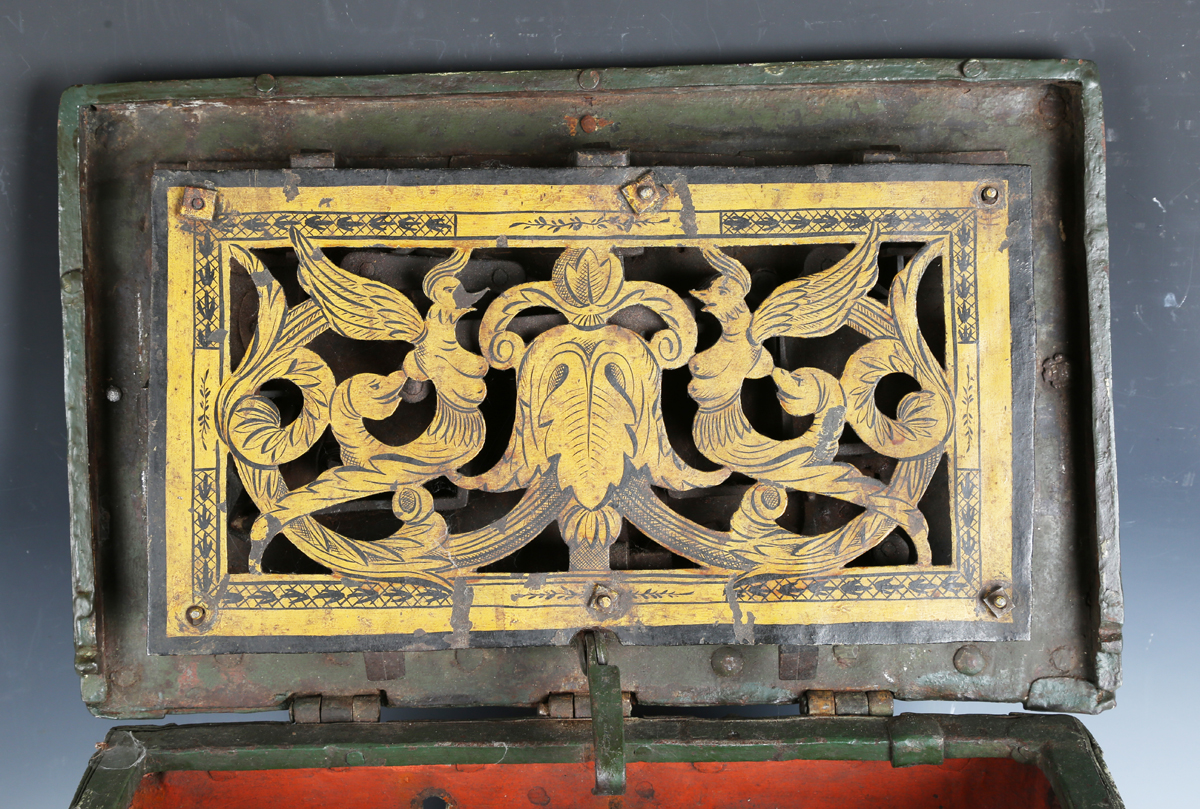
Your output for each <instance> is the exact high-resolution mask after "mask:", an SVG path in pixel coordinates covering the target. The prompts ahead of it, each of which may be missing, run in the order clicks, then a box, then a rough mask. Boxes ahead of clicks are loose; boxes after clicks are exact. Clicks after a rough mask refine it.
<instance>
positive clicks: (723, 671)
mask: <svg viewBox="0 0 1200 809" xmlns="http://www.w3.org/2000/svg"><path fill="white" fill-rule="evenodd" d="M745 667H746V661H745V660H743V659H742V653H741V652H739V651H737V650H736V649H717V651H715V652H713V656H712V669H713V671H714V672H716V674H717V676H718V677H736V676H737V675H739V674H741V673H742V669H744V668H745Z"/></svg>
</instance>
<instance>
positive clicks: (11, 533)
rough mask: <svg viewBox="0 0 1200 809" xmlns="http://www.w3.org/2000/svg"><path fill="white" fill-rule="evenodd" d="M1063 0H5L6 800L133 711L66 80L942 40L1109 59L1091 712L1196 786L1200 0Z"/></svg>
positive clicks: (497, 64) (39, 785)
mask: <svg viewBox="0 0 1200 809" xmlns="http://www.w3.org/2000/svg"><path fill="white" fill-rule="evenodd" d="M1044 5H1049V4H1048V3H1046V0H1030V1H1029V2H1004V1H1002V0H989V2H978V0H969V1H968V2H961V3H957V4H946V6H945V7H942V5H941V4H935V3H932V2H914V1H912V0H892V1H888V0H872V1H871V2H860V3H844V2H843V3H837V2H830V1H829V0H821V2H772V1H771V0H760V1H759V2H676V3H667V2H651V0H640V2H612V3H607V2H591V3H586V4H585V3H567V2H551V1H550V0H541V1H540V2H512V3H509V2H500V1H499V0H494V2H484V1H480V0H477V1H476V2H462V3H454V2H440V3H433V2H413V3H403V2H397V3H373V4H362V5H359V4H352V3H344V2H339V3H333V2H315V1H314V2H279V1H278V0H276V1H275V2H261V3H230V4H221V3H215V2H176V3H169V2H137V0H128V2H124V3H107V2H93V3H67V2H47V1H46V0H43V2H41V3H34V2H29V3H20V2H15V1H14V0H0V77H2V81H0V531H2V533H0V729H3V733H0V773H2V774H3V778H2V780H0V796H2V797H0V803H3V804H4V805H9V806H22V807H42V806H46V807H62V806H66V805H67V803H68V801H69V800H70V796H71V794H72V791H73V790H74V788H75V784H76V783H77V781H78V778H79V776H80V775H81V774H82V772H83V769H84V766H85V764H86V761H87V758H88V756H89V755H90V754H91V752H92V748H93V744H94V743H95V742H97V741H99V740H100V739H101V738H102V737H103V735H104V733H105V732H106V730H107V729H108V727H109V726H111V724H112V723H110V722H104V721H101V720H97V719H93V718H92V717H91V716H90V715H89V714H88V712H87V710H86V709H85V708H84V706H83V703H82V702H81V701H80V699H79V690H78V684H77V679H76V676H75V673H74V671H73V670H72V666H71V661H72V649H71V620H70V602H71V590H70V578H69V564H70V563H69V556H68V541H67V493H66V472H65V461H64V457H65V446H66V432H65V428H64V422H63V415H62V411H63V408H62V370H61V365H62V362H61V358H62V341H61V333H60V313H59V303H58V282H57V278H58V272H57V254H56V247H57V236H56V228H57V210H56V191H57V181H56V175H55V159H56V158H55V121H56V106H57V103H58V96H59V94H60V93H61V91H62V90H63V89H64V88H65V87H67V86H68V85H71V84H93V83H104V82H120V81H142V80H148V79H180V78H209V77H226V76H252V75H255V74H257V73H262V72H270V73H275V74H277V75H333V74H365V73H405V72H431V71H436V72H441V71H452V70H497V69H512V68H552V67H589V66H597V67H604V66H623V65H629V66H638V65H671V64H701V63H734V62H751V61H753V62H760V61H775V60H780V61H782V60H811V59H841V58H869V57H920V56H940V57H969V56H976V57H1016V58H1048V57H1078V58H1085V59H1092V60H1094V61H1096V62H1097V63H1098V64H1099V66H1100V71H1101V77H1102V82H1103V88H1104V101H1105V108H1106V116H1105V117H1106V120H1107V124H1108V166H1109V182H1108V195H1109V207H1108V214H1109V223H1110V226H1111V229H1112V291H1113V351H1114V362H1115V378H1114V380H1113V390H1114V398H1115V402H1116V408H1117V446H1118V451H1119V455H1118V463H1119V470H1120V479H1121V515H1122V519H1121V531H1122V540H1123V542H1122V545H1123V551H1124V580H1125V595H1126V601H1127V604H1128V611H1127V620H1128V623H1127V625H1126V631H1125V686H1124V688H1123V689H1122V690H1121V691H1120V692H1119V693H1118V695H1117V697H1118V702H1119V703H1120V705H1119V707H1118V708H1117V709H1116V710H1115V711H1111V712H1109V713H1107V714H1103V715H1101V716H1099V717H1093V718H1088V719H1087V720H1086V723H1087V725H1088V727H1089V728H1090V729H1091V731H1092V733H1093V734H1095V736H1096V737H1097V739H1098V740H1099V741H1100V744H1101V745H1102V746H1103V747H1104V750H1105V753H1106V755H1107V758H1108V762H1109V765H1110V767H1111V768H1112V771H1113V775H1114V776H1115V778H1116V780H1117V783H1118V785H1119V786H1120V788H1121V791H1122V793H1123V795H1124V796H1125V798H1126V800H1127V802H1128V803H1129V804H1130V806H1135V807H1136V806H1170V805H1186V804H1189V803H1191V801H1192V800H1194V792H1193V790H1192V789H1191V788H1190V784H1191V782H1192V781H1193V780H1194V778H1193V777H1192V771H1193V770H1194V766H1195V765H1194V763H1193V761H1192V760H1191V759H1192V758H1193V752H1194V750H1195V748H1196V745H1195V744H1194V743H1193V742H1192V736H1193V735H1194V734H1191V733H1189V732H1188V729H1189V728H1190V727H1191V726H1192V725H1193V724H1194V723H1195V722H1196V718H1197V717H1196V713H1197V711H1196V709H1195V708H1194V703H1192V702H1191V701H1190V698H1189V696H1188V694H1189V693H1191V689H1190V686H1191V681H1192V680H1193V679H1194V676H1195V672H1196V669H1197V667H1198V665H1200V654H1197V649H1196V639H1197V631H1196V628H1195V627H1196V624H1197V621H1198V620H1200V619H1198V616H1197V612H1198V611H1200V561H1198V559H1197V553H1198V551H1200V548H1198V547H1197V543H1196V539H1195V538H1196V535H1197V521H1198V519H1200V507H1198V503H1200V500H1198V498H1197V497H1196V492H1197V490H1198V488H1200V487H1198V486H1197V479H1196V478H1197V472H1198V471H1200V461H1198V459H1197V457H1198V450H1200V430H1198V426H1200V409H1198V408H1197V406H1196V396H1197V392H1198V382H1200V330H1198V329H1197V326H1198V325H1200V314H1198V312H1200V277H1196V274H1195V272H1194V270H1195V261H1196V253H1197V248H1198V246H1200V241H1198V240H1200V223H1198V220H1197V213H1198V212H1200V109H1198V103H1197V99H1198V92H1197V76H1196V75H1195V74H1196V73H1197V72H1200V8H1198V7H1197V5H1196V3H1195V2H1194V0H1187V2H1158V3H1149V2H1131V0H1116V1H1114V0H1076V2H1069V3H1054V4H1053V5H1054V6H1055V7H1054V8H1052V9H1046V8H1044V7H1043V6H1044ZM1193 283H1194V284H1195V289H1194V290H1193V288H1192V287H1193ZM919 707H922V708H930V707H935V708H938V709H940V710H947V711H949V710H951V709H953V708H956V709H957V710H958V711H959V712H962V711H964V710H970V711H980V710H998V711H1007V710H1010V709H1012V708H1015V707H1019V706H990V707H989V706H981V705H959V706H949V705H942V706H930V705H922V706H919ZM277 717H278V715H270V714H268V715H263V716H261V717H258V718H277ZM1185 790H1186V791H1185ZM1185 795H1186V796H1187V797H1185Z"/></svg>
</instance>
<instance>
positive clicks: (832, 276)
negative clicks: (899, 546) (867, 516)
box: [688, 225, 883, 506]
mask: <svg viewBox="0 0 1200 809" xmlns="http://www.w3.org/2000/svg"><path fill="white" fill-rule="evenodd" d="M879 241H880V236H879V228H878V226H877V225H873V226H872V227H871V230H869V231H868V233H867V235H866V237H865V238H864V239H863V240H862V241H861V242H860V243H859V244H858V245H857V246H856V247H855V248H854V249H853V250H852V251H851V252H850V254H849V255H847V256H846V257H845V258H844V259H843V260H842V261H840V262H838V263H837V264H835V265H834V266H832V267H829V268H828V269H826V270H822V271H821V272H817V273H813V274H811V275H806V276H802V277H800V278H797V279H796V280H794V281H791V282H788V283H786V284H784V285H782V286H780V287H779V288H778V289H776V290H775V291H774V292H773V293H772V294H771V295H770V296H769V297H768V298H767V299H766V300H765V301H764V302H763V303H762V305H761V306H760V307H759V308H758V310H757V311H756V312H753V313H752V312H751V311H750V309H749V307H748V306H747V304H746V300H745V297H746V294H747V293H748V292H749V291H750V273H749V272H747V271H746V268H745V267H744V266H742V264H741V263H740V262H738V261H736V260H735V259H733V258H731V257H730V256H728V255H726V254H725V253H723V252H722V251H721V250H720V249H718V248H716V247H713V246H708V247H705V248H704V249H703V253H704V256H705V258H706V259H707V260H708V261H709V263H710V264H712V266H713V267H714V268H716V270H717V271H718V272H719V273H720V275H719V276H718V277H717V278H716V279H715V280H714V281H713V282H712V283H711V284H710V285H709V286H708V287H707V288H705V289H701V290H696V291H695V292H693V293H692V294H693V295H695V297H696V298H698V299H699V300H700V301H701V302H702V303H703V304H704V310H705V311H707V312H710V313H712V315H713V316H714V317H716V318H717V320H718V321H719V322H720V324H721V337H720V339H718V341H717V342H716V343H715V344H714V345H713V346H711V347H710V348H708V349H706V350H705V351H702V352H700V353H699V354H697V355H696V356H695V357H694V358H692V360H691V362H690V363H689V366H688V367H689V369H690V370H691V372H692V382H691V384H690V385H689V386H688V393H689V394H690V395H691V397H692V399H694V400H695V401H696V403H697V405H698V412H697V414H696V418H695V420H694V421H693V423H692V435H693V438H694V439H695V441H696V446H697V447H698V448H699V450H700V451H701V452H702V453H704V455H705V456H706V457H708V458H709V459H710V460H712V461H714V462H715V463H719V464H721V465H722V466H725V467H727V468H729V469H732V470H734V471H736V472H741V473H742V474H745V475H747V476H749V477H752V478H754V479H755V480H758V481H761V482H765V483H774V484H778V485H780V486H784V487H787V488H791V489H797V490H807V491H815V492H820V493H821V494H827V495H830V496H832V497H838V498H841V499H844V500H848V501H850V502H853V503H856V504H858V505H862V506H865V505H866V504H867V501H868V498H869V496H870V495H871V494H873V493H875V492H877V491H879V490H880V489H881V488H882V486H883V484H882V483H880V482H879V481H877V480H874V479H873V478H868V477H865V476H863V475H862V474H861V473H860V472H859V471H858V470H857V469H856V468H854V467H853V466H851V465H849V464H844V463H835V462H834V460H833V459H834V456H835V455H836V454H837V449H838V439H839V437H840V435H841V432H842V427H843V426H844V424H845V414H846V400H845V394H844V393H843V391H842V387H841V384H840V383H839V382H838V380H837V379H835V378H834V377H833V376H831V375H829V374H827V373H825V372H824V371H821V370H818V369H816V368H801V369H798V370H796V371H786V370H784V369H781V368H776V367H775V365H774V361H773V360H772V358H771V354H770V352H768V351H767V350H766V348H765V347H764V345H763V344H764V342H765V341H766V340H768V339H769V338H771V337H778V336H788V337H819V336H822V335H826V334H831V333H833V332H834V331H836V330H837V329H839V328H841V327H842V326H843V325H845V324H846V322H847V320H848V319H849V317H850V313H851V310H852V307H853V304H854V302H855V300H856V299H858V298H860V297H861V296H863V295H865V294H866V292H867V291H868V290H870V289H871V288H872V287H873V286H874V285H875V282H876V280H877V279H878V275H879V271H878V266H877V259H876V255H877V252H878V249H879ZM767 375H770V376H771V378H772V380H773V381H774V382H775V386H776V395H777V396H778V398H779V403H780V405H781V406H782V407H783V409H784V411H786V412H787V413H789V414H791V415H793V416H812V417H813V424H812V426H811V427H810V428H809V429H808V430H806V431H805V432H804V434H802V435H800V436H797V437H795V438H791V439H788V440H783V441H780V440H776V439H772V438H768V437H767V436H765V435H763V434H761V433H759V432H757V431H756V430H755V429H754V428H753V427H752V426H751V424H750V422H749V420H748V419H747V418H746V414H745V412H744V411H743V410H742V404H741V390H742V381H743V380H744V379H760V378H762V377H765V376H767Z"/></svg>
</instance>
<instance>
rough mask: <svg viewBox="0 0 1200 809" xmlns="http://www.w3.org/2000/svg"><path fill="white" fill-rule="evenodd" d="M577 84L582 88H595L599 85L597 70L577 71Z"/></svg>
mask: <svg viewBox="0 0 1200 809" xmlns="http://www.w3.org/2000/svg"><path fill="white" fill-rule="evenodd" d="M579 86H580V87H581V88H582V89H584V90H595V89H596V88H597V87H599V86H600V71H599V70H581V71H579Z"/></svg>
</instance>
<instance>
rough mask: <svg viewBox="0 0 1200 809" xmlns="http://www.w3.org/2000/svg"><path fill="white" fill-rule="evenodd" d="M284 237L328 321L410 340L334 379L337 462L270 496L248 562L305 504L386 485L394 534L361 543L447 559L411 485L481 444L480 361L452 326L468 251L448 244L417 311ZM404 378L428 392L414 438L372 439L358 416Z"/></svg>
mask: <svg viewBox="0 0 1200 809" xmlns="http://www.w3.org/2000/svg"><path fill="white" fill-rule="evenodd" d="M291 239H292V244H293V246H294V247H295V250H296V254H297V256H298V257H299V260H300V268H299V281H300V285H301V286H302V287H303V288H304V290H305V291H306V292H308V293H309V295H310V296H312V301H313V304H314V305H315V306H316V308H317V309H318V310H319V311H320V314H321V315H322V316H323V318H324V320H325V321H326V324H327V326H328V328H330V329H331V330H333V331H335V332H337V333H338V334H341V335H343V336H345V337H349V338H351V339H356V340H403V341H406V342H409V343H411V344H412V346H413V348H412V350H411V351H410V352H409V353H408V354H407V355H406V356H405V358H404V362H403V364H402V367H401V368H400V369H399V370H397V371H395V372H394V373H391V374H388V375H386V376H383V375H378V374H357V375H355V376H352V377H350V378H348V379H346V380H344V381H343V382H341V383H340V384H339V385H338V386H337V388H336V390H334V392H333V395H332V396H331V397H330V399H329V411H328V412H329V426H330V429H331V430H332V432H333V434H334V436H335V437H336V438H337V441H338V443H339V445H340V446H341V452H342V464H341V465H339V466H336V467H333V468H331V469H328V470H326V471H324V472H323V473H321V474H320V475H319V476H318V477H317V478H316V479H315V480H313V481H312V482H310V483H308V484H306V485H303V486H299V487H297V488H295V489H292V490H290V491H286V492H281V493H279V496H278V497H275V498H273V502H272V503H271V505H270V507H269V508H266V509H264V510H263V513H262V514H261V515H260V516H259V517H258V519H257V520H256V521H255V522H254V525H253V526H252V528H251V534H250V538H251V543H252V545H251V563H252V565H254V564H256V563H257V562H258V561H259V560H260V559H261V555H262V551H263V550H264V549H265V546H266V543H267V542H268V541H269V540H270V538H271V537H273V536H274V535H276V534H278V533H279V532H280V531H282V530H284V529H286V528H288V527H289V526H292V525H293V524H294V523H296V522H297V521H300V520H304V521H305V523H306V524H307V523H310V522H312V521H311V520H310V519H308V515H311V514H312V513H313V512H315V511H319V510H321V509H324V508H328V507H330V506H333V505H337V504H339V503H344V502H347V501H350V500H354V499H357V498H360V497H365V496H368V495H372V494H378V493H380V492H386V491H391V492H394V498H393V499H394V503H393V511H394V512H395V514H396V516H397V517H398V518H400V519H402V520H406V525H405V526H404V527H402V528H401V529H400V531H399V532H397V535H395V536H394V537H390V538H385V539H383V540H378V541H376V542H374V543H369V544H371V545H376V546H380V547H381V548H385V547H387V544H388V543H389V542H392V541H394V542H393V544H397V543H398V545H397V548H393V549H391V550H402V551H404V552H403V553H401V554H400V556H401V557H402V561H403V562H404V563H405V564H407V565H409V566H410V567H415V568H417V569H420V568H421V567H427V568H430V569H433V568H442V567H446V566H447V564H448V561H447V556H446V552H445V550H444V548H443V547H441V545H442V543H444V541H445V537H446V530H445V523H444V522H443V521H442V520H441V517H440V516H438V515H435V514H433V513H432V499H431V498H430V497H428V492H426V491H425V490H424V488H423V487H422V486H421V485H420V484H422V483H423V482H425V481H427V480H430V479H431V478H434V477H437V476H439V475H443V474H447V473H450V472H452V471H453V470H454V469H456V468H457V467H459V466H461V465H462V464H463V463H465V462H466V461H467V460H469V459H470V458H471V457H473V456H474V455H475V454H476V453H477V452H478V451H479V449H480V448H481V447H482V446H483V441H484V431H485V425H484V420H483V416H482V414H481V413H480V412H479V405H480V403H481V402H482V401H483V399H484V396H485V394H486V388H485V386H484V382H483V376H484V374H485V372H486V370H487V365H486V363H485V362H484V360H483V358H482V357H479V356H478V355H475V354H472V353H471V352H469V351H467V350H466V349H464V348H463V347H462V346H461V345H460V344H459V342H458V338H457V336H456V331H455V327H456V324H457V323H458V321H459V319H460V318H461V317H462V316H463V315H464V314H466V313H467V312H468V311H470V309H471V306H472V304H473V303H474V302H475V300H477V299H478V297H479V294H482V293H479V294H468V293H467V292H466V291H465V290H464V289H463V287H462V285H461V284H460V282H459V280H458V273H459V271H460V270H462V269H463V267H464V266H465V265H466V262H467V259H468V257H469V255H470V250H467V249H460V250H455V251H454V253H453V255H451V257H450V258H448V259H447V260H446V261H444V262H442V263H440V264H438V265H437V266H436V267H434V268H433V269H432V270H430V272H429V273H428V274H427V275H426V277H425V280H424V285H423V288H424V291H425V294H426V296H428V297H429V299H430V300H431V301H432V306H431V307H430V308H429V311H428V312H427V314H426V315H425V317H424V318H422V317H421V315H420V314H419V313H418V312H417V310H416V307H415V306H413V304H412V302H411V301H409V300H408V298H406V297H405V296H404V295H403V294H402V293H401V292H400V291H399V290H397V289H395V288H393V287H391V286H388V285H387V284H383V283H380V282H378V281H373V280H370V279H366V278H363V277H361V276H358V275H355V274H353V273H350V272H347V271H346V270H343V269H342V268H340V267H338V266H337V265H336V264H334V263H333V262H331V261H330V260H329V259H328V258H326V257H325V256H324V254H323V253H322V252H321V250H320V249H319V248H317V247H316V246H315V245H313V244H312V242H311V241H310V240H309V239H308V238H307V237H306V236H304V234H302V233H300V232H299V231H298V230H295V229H293V231H292V233H291ZM409 380H418V381H427V382H431V383H432V385H433V389H434V394H435V395H436V397H437V400H436V407H435V411H434V416H433V419H432V421H431V422H430V424H429V426H428V427H427V428H426V429H425V430H424V432H422V433H421V434H420V435H419V436H417V437H416V438H414V439H413V440H411V441H409V442H407V443H405V444H403V445H399V446H394V445H389V444H386V443H384V442H382V441H380V440H379V439H377V438H375V437H374V436H373V435H372V434H371V433H370V432H369V431H368V430H367V428H366V426H365V425H364V423H363V421H364V419H383V418H387V417H388V416H390V415H391V414H392V413H393V412H394V411H395V410H396V408H397V406H398V405H399V404H400V402H401V391H402V389H403V387H404V385H405V384H406V383H407V382H408V381H409ZM309 527H311V526H309ZM430 528H432V529H433V530H429V529H430ZM406 529H408V530H406ZM359 544H362V543H359ZM377 567H378V565H376V568H377ZM401 567H404V565H401Z"/></svg>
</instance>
